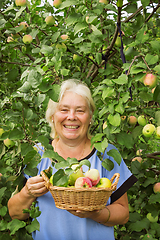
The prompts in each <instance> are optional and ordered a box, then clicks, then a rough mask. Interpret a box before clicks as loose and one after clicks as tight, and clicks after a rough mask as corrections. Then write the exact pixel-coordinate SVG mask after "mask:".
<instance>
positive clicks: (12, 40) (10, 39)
mask: <svg viewBox="0 0 160 240" xmlns="http://www.w3.org/2000/svg"><path fill="white" fill-rule="evenodd" d="M14 41H15V40H14V38H13V37H11V36H9V37H8V38H7V42H14Z"/></svg>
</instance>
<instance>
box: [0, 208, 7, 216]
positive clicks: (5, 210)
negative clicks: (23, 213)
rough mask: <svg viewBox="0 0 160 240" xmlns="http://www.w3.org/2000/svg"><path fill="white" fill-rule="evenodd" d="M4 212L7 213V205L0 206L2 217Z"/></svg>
mask: <svg viewBox="0 0 160 240" xmlns="http://www.w3.org/2000/svg"><path fill="white" fill-rule="evenodd" d="M6 213H7V207H6V206H2V207H0V216H2V217H4V216H5V215H6Z"/></svg>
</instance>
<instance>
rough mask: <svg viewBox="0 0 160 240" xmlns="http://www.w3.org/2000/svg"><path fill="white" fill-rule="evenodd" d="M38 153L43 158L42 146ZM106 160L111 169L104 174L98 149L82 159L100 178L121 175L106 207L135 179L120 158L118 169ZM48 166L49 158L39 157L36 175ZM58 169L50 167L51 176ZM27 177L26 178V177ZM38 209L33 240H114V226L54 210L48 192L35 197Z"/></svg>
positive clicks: (52, 201)
mask: <svg viewBox="0 0 160 240" xmlns="http://www.w3.org/2000/svg"><path fill="white" fill-rule="evenodd" d="M39 146H40V148H42V151H41V150H40V151H39V153H40V155H41V156H42V155H43V147H41V145H40V144H39ZM113 148H114V149H116V148H115V147H114V146H113V145H111V144H109V145H108V148H107V151H109V150H111V149H113ZM105 158H109V159H110V160H112V161H113V162H114V168H113V170H111V171H107V170H106V169H105V168H103V167H102V165H101V161H100V159H99V158H98V156H97V150H96V149H93V150H92V152H91V153H90V154H89V155H88V156H87V157H85V159H88V160H89V161H90V163H91V168H96V169H98V170H99V173H100V177H107V178H109V179H111V177H112V176H113V175H114V173H120V179H119V182H118V184H117V190H116V191H115V192H113V193H112V195H111V197H110V198H109V200H108V202H107V205H109V204H111V203H112V202H114V201H116V200H117V199H118V198H120V197H121V196H122V195H123V194H124V193H125V192H126V191H127V190H128V189H129V188H130V187H131V186H132V185H133V184H134V183H135V182H136V180H137V179H136V178H135V177H134V176H133V175H132V173H131V172H130V171H129V169H128V167H127V166H126V164H125V163H124V161H123V159H122V162H121V164H120V166H119V165H118V164H117V163H116V162H115V161H114V159H113V158H112V157H110V156H108V155H107V153H105V154H104V159H105ZM49 166H51V161H50V159H49V158H42V160H41V162H40V163H39V164H38V166H37V168H38V174H40V172H41V171H42V170H45V169H47V168H48V167H49ZM87 170H88V167H87V166H83V171H84V172H86V171H87ZM56 171H57V170H56V169H55V168H53V174H54V173H55V172H56ZM26 177H27V178H28V176H26ZM37 202H38V206H39V210H40V211H41V215H40V216H39V217H38V218H37V220H38V221H39V223H40V231H36V232H34V233H33V239H34V240H115V238H114V227H107V226H104V225H102V224H100V223H97V222H95V221H93V220H91V219H89V218H79V217H77V216H74V215H73V214H71V213H69V212H68V211H67V210H62V209H59V208H56V206H55V203H54V199H53V197H52V195H51V193H50V192H48V193H46V194H44V195H43V196H41V197H38V198H37Z"/></svg>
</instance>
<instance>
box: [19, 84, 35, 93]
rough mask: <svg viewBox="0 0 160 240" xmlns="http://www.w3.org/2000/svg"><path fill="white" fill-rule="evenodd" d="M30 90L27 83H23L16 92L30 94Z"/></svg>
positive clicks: (29, 85)
mask: <svg viewBox="0 0 160 240" xmlns="http://www.w3.org/2000/svg"><path fill="white" fill-rule="evenodd" d="M31 88H32V86H31V84H30V83H29V82H24V84H23V85H22V86H21V87H20V88H18V89H17V90H18V91H20V92H23V93H27V92H30V90H31Z"/></svg>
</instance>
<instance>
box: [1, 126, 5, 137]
mask: <svg viewBox="0 0 160 240" xmlns="http://www.w3.org/2000/svg"><path fill="white" fill-rule="evenodd" d="M3 133H4V130H3V128H0V137H1V136H2V134H3Z"/></svg>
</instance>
